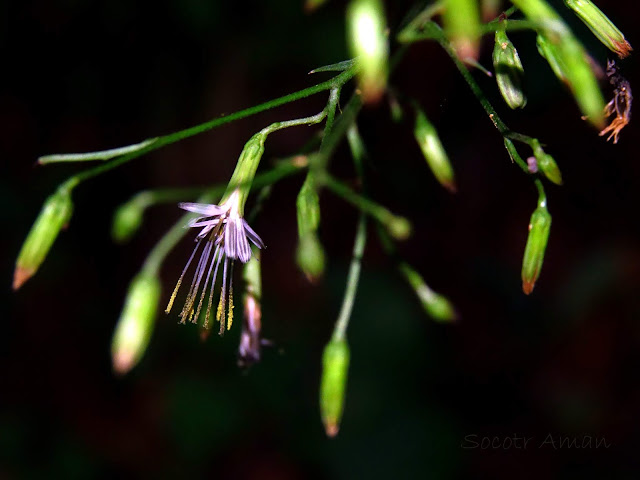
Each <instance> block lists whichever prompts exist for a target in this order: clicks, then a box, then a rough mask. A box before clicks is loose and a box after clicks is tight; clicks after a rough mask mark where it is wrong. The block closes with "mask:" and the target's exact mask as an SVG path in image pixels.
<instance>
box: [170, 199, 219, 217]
mask: <svg viewBox="0 0 640 480" xmlns="http://www.w3.org/2000/svg"><path fill="white" fill-rule="evenodd" d="M178 206H179V207H180V208H181V209H183V210H187V211H189V212H194V213H199V214H201V215H204V216H206V217H214V216H216V215H220V214H221V213H223V212H225V210H226V209H225V208H224V207H221V206H219V205H213V204H208V203H190V202H182V203H179V204H178Z"/></svg>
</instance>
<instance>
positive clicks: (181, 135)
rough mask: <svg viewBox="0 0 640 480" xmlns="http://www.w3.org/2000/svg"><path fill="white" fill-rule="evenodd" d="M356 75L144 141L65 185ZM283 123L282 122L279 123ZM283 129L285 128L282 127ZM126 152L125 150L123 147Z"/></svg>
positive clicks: (346, 74)
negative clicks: (130, 150) (132, 149)
mask: <svg viewBox="0 0 640 480" xmlns="http://www.w3.org/2000/svg"><path fill="white" fill-rule="evenodd" d="M355 73H356V68H355V67H353V68H350V69H349V70H346V71H344V72H342V73H341V74H339V75H337V76H335V77H334V78H332V79H330V80H327V81H326V82H322V83H319V84H317V85H314V86H312V87H309V88H305V89H303V90H300V91H298V92H294V93H290V94H289V95H284V96H282V97H279V98H276V99H274V100H270V101H268V102H264V103H261V104H259V105H255V106H253V107H249V108H246V109H244V110H240V111H238V112H235V113H231V114H229V115H226V116H223V117H220V118H216V119H213V120H210V121H208V122H205V123H202V124H200V125H196V126H194V127H190V128H186V129H184V130H180V131H178V132H174V133H171V134H169V135H164V136H161V137H158V138H157V139H154V141H150V140H147V141H145V142H150V143H148V144H145V142H141V143H140V144H137V146H138V148H136V150H135V151H132V152H129V153H126V154H125V155H122V156H120V157H118V158H116V159H114V160H112V161H110V162H108V163H105V164H103V165H99V166H97V167H94V168H91V169H89V170H85V171H84V172H80V173H78V174H76V175H74V176H72V177H71V178H69V179H68V180H67V181H66V182H65V185H66V186H68V187H70V188H73V187H75V186H76V185H78V184H79V183H80V182H83V181H85V180H88V179H90V178H93V177H95V176H97V175H100V174H102V173H104V172H107V171H109V170H112V169H114V168H116V167H119V166H120V165H122V164H124V163H127V162H129V161H131V160H133V159H135V158H138V157H140V156H142V155H144V154H146V153H149V152H152V151H154V150H157V149H159V148H161V147H164V146H165V145H170V144H172V143H175V142H178V141H180V140H183V139H185V138H189V137H193V136H194V135H198V134H200V133H203V132H206V131H208V130H211V129H213V128H216V127H219V126H222V125H224V124H226V123H230V122H233V121H235V120H240V119H242V118H246V117H249V116H251V115H256V114H258V113H261V112H264V111H267V110H270V109H272V108H275V107H279V106H281V105H284V104H286V103H290V102H294V101H296V100H300V99H303V98H306V97H309V96H311V95H315V94H316V93H320V92H324V91H326V90H332V89H335V88H339V87H341V86H342V85H344V84H345V83H346V82H348V81H349V80H350V79H351V78H353V76H354V75H355ZM282 123H284V122H282ZM282 128H284V127H282ZM140 145H145V146H143V147H142V148H140ZM124 148H127V147H124Z"/></svg>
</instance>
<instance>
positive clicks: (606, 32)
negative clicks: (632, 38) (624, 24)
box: [564, 0, 633, 58]
mask: <svg viewBox="0 0 640 480" xmlns="http://www.w3.org/2000/svg"><path fill="white" fill-rule="evenodd" d="M564 3H565V5H566V6H567V7H569V8H570V9H571V10H573V11H574V12H575V13H576V14H577V15H578V17H580V20H582V21H583V22H584V24H585V25H586V26H587V27H589V30H591V31H592V32H593V34H594V35H595V36H596V37H597V38H598V40H600V41H601V42H602V43H603V44H604V45H605V46H606V47H607V48H608V49H609V50H611V51H612V52H614V53H616V54H617V55H618V56H619V57H620V58H625V57H628V56H629V54H630V53H631V51H632V50H633V48H631V45H630V44H629V42H627V40H626V39H625V38H624V35H623V34H622V32H621V31H620V30H619V29H618V27H616V26H615V25H614V24H613V22H612V21H611V20H609V18H608V17H607V16H606V15H605V14H604V13H602V10H600V9H599V8H598V7H596V6H595V5H594V4H593V2H592V1H591V0H564Z"/></svg>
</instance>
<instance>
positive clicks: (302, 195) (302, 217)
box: [296, 173, 320, 238]
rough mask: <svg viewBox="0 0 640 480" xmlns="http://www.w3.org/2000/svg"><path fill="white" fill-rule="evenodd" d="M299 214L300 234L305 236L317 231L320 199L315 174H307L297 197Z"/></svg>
mask: <svg viewBox="0 0 640 480" xmlns="http://www.w3.org/2000/svg"><path fill="white" fill-rule="evenodd" d="M296 209H297V216H298V236H299V237H300V238H302V237H304V236H305V235H306V234H307V233H309V232H315V231H316V230H318V226H319V225H320V199H319V197H318V192H317V190H316V187H315V181H314V177H313V174H312V173H310V174H308V175H307V178H306V179H305V181H304V183H303V184H302V188H301V189H300V192H299V193H298V198H297V199H296Z"/></svg>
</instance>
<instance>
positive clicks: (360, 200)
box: [317, 173, 406, 226]
mask: <svg viewBox="0 0 640 480" xmlns="http://www.w3.org/2000/svg"><path fill="white" fill-rule="evenodd" d="M317 181H318V183H319V184H320V185H322V186H325V187H327V188H328V189H329V190H331V191H332V192H333V193H335V194H336V195H338V196H339V197H341V198H342V199H343V200H345V201H347V202H348V203H350V204H351V205H353V206H354V207H356V208H358V209H359V210H360V211H361V212H363V213H365V214H367V215H369V216H371V217H373V218H374V219H375V220H377V221H378V222H380V223H382V224H383V225H386V226H393V225H394V224H396V223H397V222H405V221H406V220H405V219H404V218H402V217H398V216H397V215H394V214H393V213H391V211H390V210H388V209H387V208H385V207H383V206H382V205H380V204H378V203H375V202H374V201H372V200H369V199H368V198H367V197H363V196H362V195H360V194H358V193H356V192H354V191H353V190H351V189H350V188H349V187H348V186H346V185H345V184H344V183H342V182H340V181H338V180H337V179H335V178H333V177H332V176H331V175H329V174H328V173H325V174H323V175H321V176H319V177H318V178H317Z"/></svg>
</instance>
